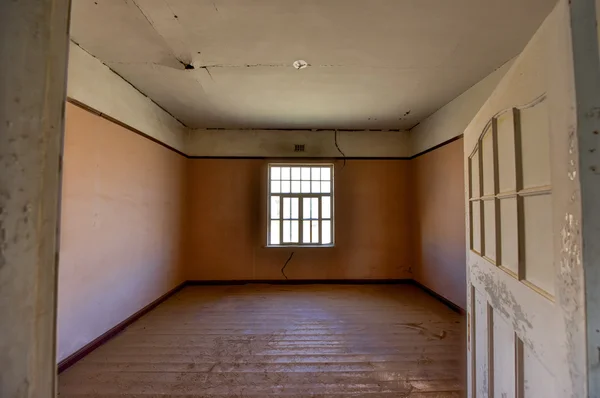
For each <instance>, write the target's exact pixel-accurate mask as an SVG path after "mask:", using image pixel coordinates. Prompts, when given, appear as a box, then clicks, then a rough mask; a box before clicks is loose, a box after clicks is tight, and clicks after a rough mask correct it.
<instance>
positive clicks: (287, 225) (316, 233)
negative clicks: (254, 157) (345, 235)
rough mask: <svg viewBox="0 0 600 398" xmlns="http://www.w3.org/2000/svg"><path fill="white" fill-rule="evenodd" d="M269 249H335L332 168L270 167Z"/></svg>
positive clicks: (323, 165) (273, 165)
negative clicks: (278, 247) (312, 247)
mask: <svg viewBox="0 0 600 398" xmlns="http://www.w3.org/2000/svg"><path fill="white" fill-rule="evenodd" d="M268 168H269V173H268V174H269V182H268V191H269V201H268V214H269V216H268V224H267V226H268V228H267V229H268V231H267V245H268V246H275V247H277V246H332V245H333V165H331V164H269V167H268Z"/></svg>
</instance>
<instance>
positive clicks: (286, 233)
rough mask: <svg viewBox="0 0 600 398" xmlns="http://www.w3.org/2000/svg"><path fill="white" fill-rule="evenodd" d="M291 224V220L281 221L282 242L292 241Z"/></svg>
mask: <svg viewBox="0 0 600 398" xmlns="http://www.w3.org/2000/svg"><path fill="white" fill-rule="evenodd" d="M291 227H292V224H291V221H284V222H283V243H290V242H291V241H292V228H291Z"/></svg>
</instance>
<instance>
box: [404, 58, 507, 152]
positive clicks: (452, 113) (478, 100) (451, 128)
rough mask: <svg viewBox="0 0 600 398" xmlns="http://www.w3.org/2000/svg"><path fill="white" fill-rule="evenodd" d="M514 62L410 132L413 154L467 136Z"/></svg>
mask: <svg viewBox="0 0 600 398" xmlns="http://www.w3.org/2000/svg"><path fill="white" fill-rule="evenodd" d="M513 62H514V60H511V61H509V62H507V63H506V64H504V65H502V66H501V67H500V68H498V69H496V70H495V71H494V72H492V73H490V74H489V75H488V76H487V77H485V78H484V79H483V80H481V81H479V82H478V83H477V84H475V85H474V86H473V87H471V88H470V89H468V90H467V91H465V92H464V93H462V94H461V95H459V96H458V97H456V98H455V99H454V100H452V101H450V102H449V103H448V104H446V105H444V106H443V107H442V108H440V109H439V110H438V111H437V112H435V113H434V114H433V115H431V116H429V117H428V118H426V119H425V120H423V121H421V123H419V124H418V125H417V126H416V127H414V128H413V129H412V130H410V140H411V152H412V154H413V155H416V154H418V153H421V152H423V151H426V150H427V149H429V148H432V147H434V146H436V145H439V144H441V143H442V142H445V141H448V140H449V139H451V138H454V137H457V136H459V135H461V134H462V133H464V131H465V128H466V127H467V126H468V124H469V122H471V120H472V119H473V117H475V115H476V114H477V112H478V111H479V109H480V108H481V106H482V105H483V104H484V103H485V101H486V100H487V98H488V97H489V96H490V94H492V92H493V91H494V89H495V88H496V86H497V85H498V83H499V82H500V80H501V79H502V77H503V76H504V75H505V74H506V72H507V71H508V69H509V68H510V66H511V65H512V63H513Z"/></svg>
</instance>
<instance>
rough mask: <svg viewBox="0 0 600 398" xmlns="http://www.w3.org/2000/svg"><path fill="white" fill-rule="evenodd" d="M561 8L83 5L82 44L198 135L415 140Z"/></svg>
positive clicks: (75, 11)
mask: <svg viewBox="0 0 600 398" xmlns="http://www.w3.org/2000/svg"><path fill="white" fill-rule="evenodd" d="M554 3H555V1H554V0H485V1H482V0H452V1H449V0H301V1H291V0H214V1H210V0H76V1H73V4H72V22H71V24H72V26H71V36H72V39H73V41H74V42H76V43H77V44H78V45H79V46H81V47H82V48H83V49H84V50H86V51H87V52H89V53H91V54H92V55H94V56H95V57H97V58H98V59H100V60H101V61H102V62H103V63H105V64H106V65H107V66H109V67H110V68H111V69H112V70H113V71H115V72H116V73H117V74H119V75H120V76H121V77H123V78H124V79H125V80H127V81H128V82H130V83H131V84H132V85H133V86H135V87H136V88H137V89H138V90H139V91H141V92H142V93H144V94H145V95H147V96H148V97H150V98H151V99H152V100H153V101H155V102H156V103H157V104H159V105H160V106H161V107H163V108H164V109H165V110H167V111H168V112H169V113H170V114H172V115H173V116H174V117H176V118H177V119H178V120H180V121H181V122H182V123H184V124H185V125H186V126H188V127H191V128H273V129H304V128H315V129H318V128H321V129H336V128H337V129H408V128H410V127H412V126H414V125H415V124H416V123H418V122H419V121H421V120H422V119H423V118H425V117H427V116H428V115H430V114H431V113H433V112H434V111H435V110H437V109H439V108H440V107H441V106H443V105H444V104H446V103H447V102H449V101H451V100H452V99H453V98H455V97H456V96H458V95H459V94H461V93H462V92H463V91H465V90H466V89H468V88H469V87H470V86H472V85H473V84H474V83H476V82H477V81H479V80H480V79H482V78H483V77H485V76H486V75H487V74H489V73H490V72H492V71H493V70H494V69H496V68H497V67H499V66H501V65H502V64H503V63H505V62H506V61H508V60H509V59H511V58H512V57H514V56H515V55H517V54H518V53H519V52H520V51H521V50H522V48H523V47H524V45H525V44H526V43H527V41H528V39H529V38H530V37H531V35H532V34H533V33H534V32H535V30H536V29H537V27H538V26H539V24H540V23H541V22H542V20H543V19H544V17H545V16H546V15H547V14H548V12H549V11H550V9H551V7H552V6H553V4H554ZM298 59H302V60H305V61H306V62H308V64H309V66H308V67H307V68H305V69H302V70H297V69H295V68H294V67H293V66H292V63H293V62H294V61H295V60H298Z"/></svg>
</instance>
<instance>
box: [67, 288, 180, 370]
mask: <svg viewBox="0 0 600 398" xmlns="http://www.w3.org/2000/svg"><path fill="white" fill-rule="evenodd" d="M185 285H186V282H183V283H180V284H179V285H177V286H175V287H174V288H173V289H171V290H169V291H168V292H167V293H165V294H163V295H162V296H160V297H159V298H157V299H156V300H154V301H153V302H151V303H150V304H148V305H147V306H145V307H144V308H142V309H141V310H139V311H138V312H136V313H135V314H133V315H131V316H130V317H129V318H127V319H125V320H124V321H123V322H121V323H119V324H118V325H116V326H114V327H113V328H111V329H110V330H109V331H107V332H105V333H103V334H102V335H100V336H98V337H97V338H96V339H94V340H92V341H91V342H90V343H88V344H86V345H85V346H83V347H82V348H80V349H79V350H77V351H75V352H74V353H73V354H71V355H69V356H68V357H67V358H65V359H63V360H62V361H60V362H59V363H58V373H61V372H64V371H65V370H67V369H68V368H70V367H71V366H73V365H74V364H75V363H76V362H78V361H80V360H81V359H83V357H85V356H86V355H88V354H89V353H90V352H92V351H94V350H95V349H96V348H98V347H100V346H101V345H102V344H104V343H106V342H107V341H109V340H110V339H112V338H113V337H115V336H116V335H118V334H119V333H121V332H122V331H123V330H125V328H127V327H128V326H129V325H131V324H132V323H134V322H135V321H137V320H138V319H140V318H141V317H142V316H144V315H146V314H147V313H148V312H150V311H152V310H153V309H154V308H156V307H157V306H158V305H159V304H161V303H162V302H163V301H165V300H167V299H168V298H169V297H171V296H172V295H174V294H175V293H177V292H178V291H180V290H181V289H183V287H184V286H185Z"/></svg>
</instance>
